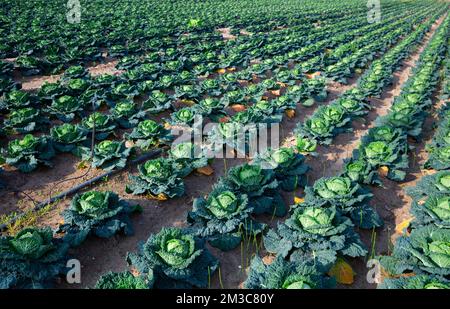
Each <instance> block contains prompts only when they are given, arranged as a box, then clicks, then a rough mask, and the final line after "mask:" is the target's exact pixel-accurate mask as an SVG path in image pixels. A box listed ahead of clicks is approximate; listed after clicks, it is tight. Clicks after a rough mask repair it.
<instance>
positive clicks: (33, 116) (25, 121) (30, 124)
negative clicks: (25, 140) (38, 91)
mask: <svg viewBox="0 0 450 309" xmlns="http://www.w3.org/2000/svg"><path fill="white" fill-rule="evenodd" d="M46 124H48V119H47V118H46V117H45V116H44V115H42V114H41V113H40V111H39V110H38V109H36V108H34V107H25V108H21V109H15V110H13V111H12V112H10V113H9V115H8V117H7V119H5V124H4V126H5V129H12V130H14V131H15V132H17V133H23V134H25V133H29V132H34V131H37V130H41V129H43V128H44V126H45V125H46Z"/></svg>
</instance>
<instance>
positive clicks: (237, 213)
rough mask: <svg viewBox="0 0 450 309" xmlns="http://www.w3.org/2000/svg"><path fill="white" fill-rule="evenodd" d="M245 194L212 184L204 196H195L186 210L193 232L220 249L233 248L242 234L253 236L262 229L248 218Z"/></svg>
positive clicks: (248, 208)
mask: <svg viewBox="0 0 450 309" xmlns="http://www.w3.org/2000/svg"><path fill="white" fill-rule="evenodd" d="M252 212H253V208H252V207H250V206H249V204H248V198H247V195H245V194H243V195H239V194H235V193H233V192H231V191H228V190H227V188H224V187H220V186H216V187H215V188H214V189H213V191H212V192H210V193H209V195H208V197H207V198H206V199H205V198H196V199H195V200H194V203H193V209H192V211H190V212H189V213H188V222H189V223H190V224H191V227H192V229H193V231H195V234H197V235H198V236H200V237H203V238H206V239H207V240H208V241H209V243H210V244H211V245H212V246H213V247H217V248H219V249H221V250H223V251H228V250H232V249H234V248H236V247H237V246H238V245H239V244H240V243H241V240H242V239H243V238H244V237H248V238H253V237H254V236H256V235H258V234H260V233H261V232H262V230H263V229H264V228H265V225H264V224H260V223H257V222H255V221H253V219H252V218H251V216H250V215H251V213H252Z"/></svg>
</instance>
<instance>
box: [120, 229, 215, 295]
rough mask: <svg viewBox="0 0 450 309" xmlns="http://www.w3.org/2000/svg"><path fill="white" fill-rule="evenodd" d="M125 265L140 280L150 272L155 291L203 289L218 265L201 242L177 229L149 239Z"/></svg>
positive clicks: (154, 235) (165, 230)
mask: <svg viewBox="0 0 450 309" xmlns="http://www.w3.org/2000/svg"><path fill="white" fill-rule="evenodd" d="M127 261H128V263H129V264H130V265H131V266H132V267H133V268H135V269H136V270H137V272H138V273H139V275H141V276H147V275H148V274H149V273H150V272H151V271H153V274H154V276H155V283H154V287H155V288H192V287H198V288H206V287H208V282H209V281H210V278H211V276H212V274H213V273H214V271H215V270H216V269H217V267H218V265H219V263H218V261H217V259H216V258H215V257H214V256H212V255H211V253H210V252H209V251H208V249H207V248H205V242H204V240H202V239H200V238H197V237H195V236H194V235H192V234H190V233H189V232H188V231H186V230H182V229H179V228H163V229H162V230H161V231H160V232H159V233H158V234H152V235H150V237H149V238H148V240H147V241H146V242H145V243H144V244H143V245H142V246H141V247H140V250H139V252H138V253H129V254H128V256H127Z"/></svg>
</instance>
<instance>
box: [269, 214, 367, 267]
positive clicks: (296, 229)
mask: <svg viewBox="0 0 450 309" xmlns="http://www.w3.org/2000/svg"><path fill="white" fill-rule="evenodd" d="M264 246H265V248H266V250H267V251H268V252H269V253H273V254H278V255H280V256H282V257H290V260H292V261H308V262H311V263H314V264H315V265H317V267H319V270H320V271H323V272H326V271H328V270H329V268H330V267H331V266H332V265H333V264H334V263H335V261H336V258H337V255H343V256H350V257H358V256H365V255H366V254H367V249H366V247H365V245H364V244H363V243H362V241H361V239H360V238H359V236H358V234H356V233H355V231H354V225H353V224H352V222H351V221H350V219H348V218H346V217H344V216H342V215H341V214H340V212H339V211H338V210H337V209H336V207H328V208H323V207H314V206H307V207H299V208H296V209H295V210H294V212H293V213H292V215H291V216H290V217H289V218H288V219H287V220H286V221H285V222H284V223H279V224H278V227H277V229H276V230H275V229H271V230H269V232H268V233H267V235H266V236H265V237H264Z"/></svg>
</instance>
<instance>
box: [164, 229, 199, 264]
mask: <svg viewBox="0 0 450 309" xmlns="http://www.w3.org/2000/svg"><path fill="white" fill-rule="evenodd" d="M159 247H160V248H159V250H158V251H157V252H156V254H158V255H159V257H160V258H161V259H162V260H163V261H164V262H165V263H166V264H167V265H170V266H172V267H181V266H183V265H184V264H185V263H186V262H187V261H190V259H191V258H192V257H193V256H194V253H195V252H196V251H195V240H194V237H193V236H191V235H181V234H179V235H178V234H177V233H168V234H165V235H163V237H161V239H160V243H159Z"/></svg>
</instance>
